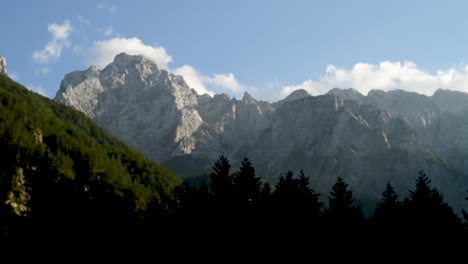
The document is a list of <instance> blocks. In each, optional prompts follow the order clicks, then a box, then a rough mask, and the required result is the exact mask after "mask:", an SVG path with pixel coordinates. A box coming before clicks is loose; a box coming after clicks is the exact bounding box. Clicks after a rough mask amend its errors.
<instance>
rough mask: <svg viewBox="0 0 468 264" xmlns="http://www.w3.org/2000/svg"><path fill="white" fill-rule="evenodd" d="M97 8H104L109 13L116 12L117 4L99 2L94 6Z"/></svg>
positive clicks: (113, 13)
mask: <svg viewBox="0 0 468 264" xmlns="http://www.w3.org/2000/svg"><path fill="white" fill-rule="evenodd" d="M96 8H97V9H101V10H105V11H107V12H109V13H110V14H111V15H115V14H117V6H115V5H109V4H99V5H97V6H96Z"/></svg>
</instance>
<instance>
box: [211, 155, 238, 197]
mask: <svg viewBox="0 0 468 264" xmlns="http://www.w3.org/2000/svg"><path fill="white" fill-rule="evenodd" d="M230 169H231V165H230V164H229V160H228V158H227V157H225V156H224V155H221V156H220V157H219V158H218V160H217V161H216V163H215V164H214V166H213V171H212V172H211V174H210V180H211V182H210V187H211V192H212V193H213V196H214V198H215V199H216V200H222V201H225V200H227V199H228V198H229V197H230V196H232V192H233V183H232V178H231V177H230V176H229V171H230Z"/></svg>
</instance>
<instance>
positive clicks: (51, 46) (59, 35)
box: [32, 19, 73, 63]
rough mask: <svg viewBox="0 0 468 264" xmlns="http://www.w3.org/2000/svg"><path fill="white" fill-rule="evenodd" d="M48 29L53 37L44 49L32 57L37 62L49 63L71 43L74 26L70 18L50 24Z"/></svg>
mask: <svg viewBox="0 0 468 264" xmlns="http://www.w3.org/2000/svg"><path fill="white" fill-rule="evenodd" d="M47 29H48V30H49V32H50V34H52V38H51V40H50V41H49V42H48V43H47V45H46V46H45V47H44V48H43V49H42V50H39V51H35V52H34V53H33V56H32V58H33V60H34V61H35V62H37V63H48V62H49V61H50V59H53V58H58V57H60V55H61V54H62V49H63V48H66V47H70V45H71V44H70V42H69V41H68V37H69V36H70V33H71V32H72V31H73V27H72V25H71V23H70V21H69V20H68V19H67V20H65V21H64V22H63V24H49V25H48V27H47Z"/></svg>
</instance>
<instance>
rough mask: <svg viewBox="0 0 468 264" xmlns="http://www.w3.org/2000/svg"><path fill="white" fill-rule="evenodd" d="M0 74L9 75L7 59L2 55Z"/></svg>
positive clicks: (0, 57) (0, 58)
mask: <svg viewBox="0 0 468 264" xmlns="http://www.w3.org/2000/svg"><path fill="white" fill-rule="evenodd" d="M0 74H3V75H8V71H7V64H6V59H5V57H3V56H0Z"/></svg>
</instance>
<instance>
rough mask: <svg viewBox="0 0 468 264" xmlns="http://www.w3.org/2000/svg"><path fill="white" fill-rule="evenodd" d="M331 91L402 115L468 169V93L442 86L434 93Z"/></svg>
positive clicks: (417, 131) (436, 147) (439, 150)
mask: <svg viewBox="0 0 468 264" xmlns="http://www.w3.org/2000/svg"><path fill="white" fill-rule="evenodd" d="M343 91H344V90H343ZM355 93H358V92H357V91H356V92H355ZM355 93H353V94H355ZM329 94H335V95H337V96H340V97H341V98H343V99H347V100H357V101H359V102H361V103H365V104H369V105H374V106H377V107H378V108H380V109H384V110H385V111H387V112H389V113H390V114H391V115H392V116H401V117H402V118H404V119H405V121H407V122H408V123H409V124H410V126H411V128H412V129H413V130H414V132H415V134H416V135H417V136H418V137H420V138H421V139H422V140H423V141H424V142H425V143H426V144H428V145H429V146H430V147H431V148H433V149H434V150H435V151H436V152H437V153H439V154H440V155H442V156H443V157H445V158H447V159H448V160H450V161H451V162H453V163H454V165H455V167H457V168H459V169H460V170H461V171H468V159H467V157H468V134H467V132H468V119H467V118H466V116H467V115H468V94H466V93H462V92H456V91H449V90H442V89H439V90H437V91H436V92H435V93H434V95H433V96H425V95H421V94H417V93H412V92H406V91H403V90H393V91H389V92H384V91H379V90H372V91H370V92H369V94H368V95H367V96H363V95H360V97H356V96H350V95H349V94H346V93H344V92H338V90H331V91H330V92H329Z"/></svg>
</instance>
